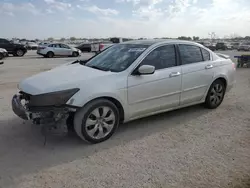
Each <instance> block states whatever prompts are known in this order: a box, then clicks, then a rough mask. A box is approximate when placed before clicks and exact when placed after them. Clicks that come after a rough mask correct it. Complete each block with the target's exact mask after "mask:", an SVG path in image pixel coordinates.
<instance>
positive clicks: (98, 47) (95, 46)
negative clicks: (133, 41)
mask: <svg viewBox="0 0 250 188" xmlns="http://www.w3.org/2000/svg"><path fill="white" fill-rule="evenodd" d="M129 40H130V39H126V38H117V37H114V38H110V40H109V41H103V42H97V43H92V44H91V52H95V53H100V52H101V51H103V50H105V49H106V48H109V47H111V46H113V45H114V44H119V43H122V42H126V41H129Z"/></svg>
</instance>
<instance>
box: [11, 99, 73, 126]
mask: <svg viewBox="0 0 250 188" xmlns="http://www.w3.org/2000/svg"><path fill="white" fill-rule="evenodd" d="M22 100H25V99H22V97H21V95H14V96H13V98H12V110H13V112H14V113H15V114H16V115H17V116H18V117H20V118H22V119H24V120H33V123H34V124H57V123H58V122H61V121H62V120H66V119H67V118H68V115H69V113H70V112H72V111H74V110H75V109H72V108H68V107H46V108H45V107H38V108H36V109H32V110H31V109H29V107H28V105H27V104H22Z"/></svg>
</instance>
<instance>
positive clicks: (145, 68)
mask: <svg viewBox="0 0 250 188" xmlns="http://www.w3.org/2000/svg"><path fill="white" fill-rule="evenodd" d="M154 72H155V67H154V66H152V65H142V66H140V67H139V69H138V73H139V74H140V75H145V74H154Z"/></svg>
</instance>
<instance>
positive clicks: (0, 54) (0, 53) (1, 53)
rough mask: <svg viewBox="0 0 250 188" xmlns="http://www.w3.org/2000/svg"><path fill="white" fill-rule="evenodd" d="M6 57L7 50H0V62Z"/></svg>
mask: <svg viewBox="0 0 250 188" xmlns="http://www.w3.org/2000/svg"><path fill="white" fill-rule="evenodd" d="M7 56H8V52H7V50H5V49H3V48H0V60H2V59H3V58H5V57H7Z"/></svg>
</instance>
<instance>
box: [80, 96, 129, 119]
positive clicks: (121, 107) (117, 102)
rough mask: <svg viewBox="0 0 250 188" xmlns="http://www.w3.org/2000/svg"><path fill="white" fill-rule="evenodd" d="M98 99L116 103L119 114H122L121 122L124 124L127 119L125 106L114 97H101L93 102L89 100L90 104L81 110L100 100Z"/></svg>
mask: <svg viewBox="0 0 250 188" xmlns="http://www.w3.org/2000/svg"><path fill="white" fill-rule="evenodd" d="M98 99H106V100H109V101H111V102H112V103H114V105H115V106H116V107H117V109H118V111H119V114H120V122H121V123H122V122H123V121H124V119H125V110H124V106H123V105H122V102H121V101H120V100H118V99H117V98H115V97H113V96H100V97H95V98H93V99H91V100H89V101H88V102H86V103H85V104H84V105H83V106H82V107H81V108H84V107H85V106H86V105H88V104H89V103H91V102H93V101H95V100H98Z"/></svg>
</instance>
